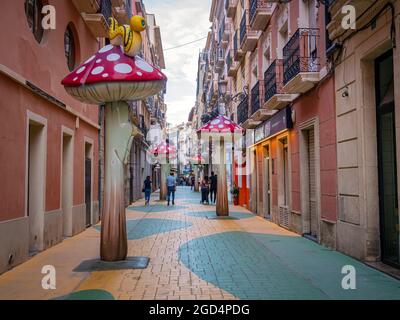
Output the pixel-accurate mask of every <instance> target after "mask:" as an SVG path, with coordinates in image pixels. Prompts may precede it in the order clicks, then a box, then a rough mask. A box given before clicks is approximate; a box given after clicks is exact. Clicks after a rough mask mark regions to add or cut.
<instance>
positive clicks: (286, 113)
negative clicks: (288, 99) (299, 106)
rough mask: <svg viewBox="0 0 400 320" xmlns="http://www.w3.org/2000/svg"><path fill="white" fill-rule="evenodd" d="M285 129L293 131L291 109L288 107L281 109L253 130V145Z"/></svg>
mask: <svg viewBox="0 0 400 320" xmlns="http://www.w3.org/2000/svg"><path fill="white" fill-rule="evenodd" d="M287 129H293V121H292V108H290V107H287V108H285V109H282V110H281V111H279V112H278V113H277V114H275V115H274V116H272V117H271V118H270V119H269V120H267V121H265V122H264V123H263V124H262V125H261V126H259V127H258V128H257V129H256V130H255V131H256V133H255V143H257V142H260V141H261V140H264V139H267V138H269V137H272V136H274V135H276V134H277V133H279V132H281V131H283V130H287Z"/></svg>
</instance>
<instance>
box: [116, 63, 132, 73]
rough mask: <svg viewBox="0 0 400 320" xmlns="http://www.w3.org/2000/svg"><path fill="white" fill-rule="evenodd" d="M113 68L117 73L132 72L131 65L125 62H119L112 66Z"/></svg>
mask: <svg viewBox="0 0 400 320" xmlns="http://www.w3.org/2000/svg"><path fill="white" fill-rule="evenodd" d="M114 70H115V71H116V72H118V73H123V74H127V73H131V72H132V67H131V66H130V65H129V64H126V63H119V64H117V65H116V66H115V67H114Z"/></svg>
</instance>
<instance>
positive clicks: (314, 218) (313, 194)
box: [306, 128, 318, 240]
mask: <svg viewBox="0 0 400 320" xmlns="http://www.w3.org/2000/svg"><path fill="white" fill-rule="evenodd" d="M306 143H307V158H308V190H309V192H308V199H307V200H308V208H309V217H310V221H309V230H310V233H309V236H310V237H312V238H314V239H316V240H318V211H317V185H316V184H317V181H316V170H315V131H314V128H311V129H309V130H307V131H306Z"/></svg>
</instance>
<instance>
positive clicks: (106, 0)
mask: <svg viewBox="0 0 400 320" xmlns="http://www.w3.org/2000/svg"><path fill="white" fill-rule="evenodd" d="M72 1H73V3H74V5H75V7H76V8H77V10H78V11H79V12H80V13H81V15H82V18H83V20H84V21H85V23H86V25H87V26H88V28H89V30H90V31H91V33H92V35H93V36H94V37H95V38H105V37H107V36H108V18H110V17H111V16H112V3H111V0H86V1H85V0H84V1H81V0H72ZM95 10H96V11H95Z"/></svg>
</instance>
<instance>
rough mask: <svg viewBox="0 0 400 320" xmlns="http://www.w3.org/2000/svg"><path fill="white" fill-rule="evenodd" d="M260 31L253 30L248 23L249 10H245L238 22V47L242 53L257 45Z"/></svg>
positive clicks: (251, 49) (250, 50)
mask: <svg viewBox="0 0 400 320" xmlns="http://www.w3.org/2000/svg"><path fill="white" fill-rule="evenodd" d="M260 36H261V32H259V31H254V30H253V29H252V28H251V27H250V24H249V11H248V10H246V11H245V13H244V14H243V17H242V20H241V22H240V48H241V49H242V51H243V53H244V54H245V53H247V52H252V51H254V49H255V48H256V46H257V42H258V40H259V39H260Z"/></svg>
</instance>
